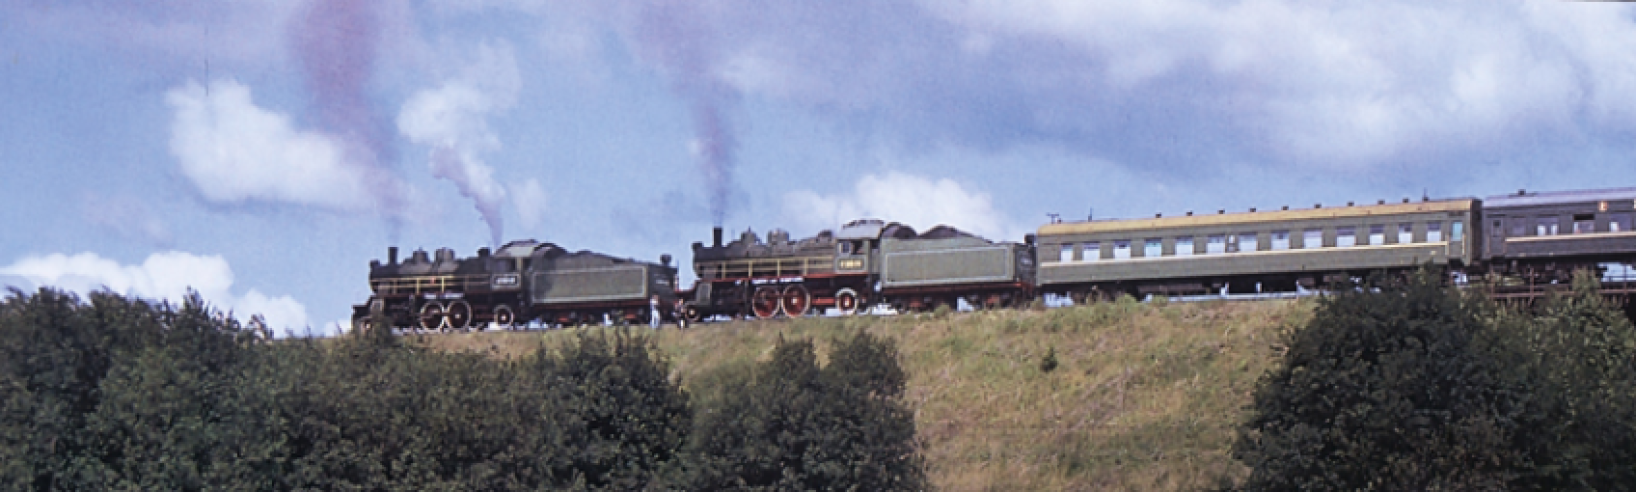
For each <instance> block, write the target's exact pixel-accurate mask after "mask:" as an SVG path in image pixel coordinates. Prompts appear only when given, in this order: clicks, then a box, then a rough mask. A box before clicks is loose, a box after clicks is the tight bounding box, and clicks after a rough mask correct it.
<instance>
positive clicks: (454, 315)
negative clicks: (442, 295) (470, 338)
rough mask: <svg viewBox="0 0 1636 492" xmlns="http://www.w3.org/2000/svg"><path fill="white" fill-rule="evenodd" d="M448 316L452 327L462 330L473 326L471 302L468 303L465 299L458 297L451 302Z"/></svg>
mask: <svg viewBox="0 0 1636 492" xmlns="http://www.w3.org/2000/svg"><path fill="white" fill-rule="evenodd" d="M446 317H447V318H448V319H449V327H450V328H454V329H456V330H461V331H465V330H467V329H469V328H471V304H468V303H466V300H465V299H457V300H455V301H454V302H451V303H449V312H448V314H447V315H446Z"/></svg>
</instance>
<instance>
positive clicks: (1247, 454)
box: [1234, 272, 1636, 490]
mask: <svg viewBox="0 0 1636 492" xmlns="http://www.w3.org/2000/svg"><path fill="white" fill-rule="evenodd" d="M1283 344H1284V346H1285V347H1286V348H1287V352H1286V353H1285V354H1284V356H1283V361H1282V364H1281V365H1279V366H1278V367H1276V368H1275V369H1273V370H1271V371H1269V372H1268V373H1267V374H1266V375H1264V376H1263V377H1262V379H1261V381H1260V383H1259V384H1258V386H1257V389H1256V391H1255V394H1254V402H1253V403H1252V406H1251V408H1250V411H1251V417H1250V418H1249V419H1248V420H1247V421H1246V423H1245V424H1244V425H1243V426H1242V428H1241V430H1240V433H1239V434H1240V437H1239V440H1238V441H1237V442H1236V443H1235V445H1234V454H1235V456H1237V457H1238V459H1240V460H1242V461H1243V462H1244V463H1245V464H1246V465H1248V466H1250V468H1251V475H1250V476H1249V478H1248V479H1247V480H1246V481H1245V482H1244V483H1243V484H1241V487H1242V488H1244V489H1249V490H1297V489H1299V490H1360V489H1373V490H1474V489H1481V490H1494V489H1512V488H1524V489H1549V490H1563V489H1568V490H1572V489H1589V490H1610V489H1611V490H1618V489H1624V488H1628V487H1630V485H1628V484H1631V483H1636V481H1633V476H1632V475H1631V471H1632V466H1633V465H1636V461H1632V459H1631V458H1632V456H1631V454H1632V453H1633V452H1636V447H1632V445H1633V444H1636V439H1633V437H1636V436H1633V432H1632V429H1636V427H1633V426H1636V413H1633V411H1636V406H1632V404H1633V403H1636V401H1632V397H1633V396H1636V391H1633V389H1636V384H1632V376H1633V369H1636V366H1633V365H1632V364H1633V362H1632V356H1633V355H1636V330H1632V328H1631V324H1630V321H1629V320H1628V319H1626V318H1625V316H1624V315H1623V314H1622V313H1620V312H1619V311H1618V310H1617V309H1615V307H1614V305H1612V304H1610V303H1608V301H1606V300H1605V299H1603V298H1602V297H1601V296H1600V295H1599V294H1598V293H1597V292H1596V290H1595V288H1594V278H1591V277H1586V278H1582V279H1581V280H1580V285H1579V287H1578V288H1577V289H1576V291H1575V293H1574V294H1572V295H1568V296H1562V297H1558V298H1554V299H1551V300H1548V301H1546V302H1544V303H1543V304H1542V305H1541V307H1540V308H1539V309H1538V310H1537V311H1536V312H1535V313H1528V312H1524V311H1520V310H1516V309H1510V308H1502V307H1500V306H1498V305H1496V304H1495V303H1493V302H1491V301H1489V300H1487V299H1485V298H1482V297H1480V296H1478V295H1476V294H1474V293H1469V292H1466V293H1463V292H1460V291H1458V290H1454V289H1451V288H1447V287H1444V286H1443V285H1442V284H1441V282H1440V281H1439V278H1438V276H1437V275H1436V274H1435V273H1432V272H1422V273H1420V274H1418V275H1415V276H1413V277H1411V278H1408V279H1401V280H1398V281H1389V282H1381V283H1378V284H1376V286H1375V287H1371V288H1364V289H1356V290H1354V291H1351V292H1343V293H1339V294H1336V295H1332V296H1330V297H1327V298H1325V299H1324V300H1322V301H1321V302H1320V306H1319V308H1318V310H1317V312H1316V313H1315V315H1314V317H1313V319H1312V320H1311V321H1310V322H1309V323H1308V324H1307V325H1305V326H1302V327H1299V328H1297V329H1294V330H1292V331H1290V332H1289V333H1288V334H1287V335H1286V337H1285V339H1284V340H1283Z"/></svg>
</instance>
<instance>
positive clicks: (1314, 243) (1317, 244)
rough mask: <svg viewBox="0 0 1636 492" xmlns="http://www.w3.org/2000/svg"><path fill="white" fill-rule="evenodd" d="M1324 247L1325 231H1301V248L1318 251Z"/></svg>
mask: <svg viewBox="0 0 1636 492" xmlns="http://www.w3.org/2000/svg"><path fill="white" fill-rule="evenodd" d="M1322 247H1324V230H1323V229H1307V230H1305V231H1301V248H1302V249H1317V248H1322Z"/></svg>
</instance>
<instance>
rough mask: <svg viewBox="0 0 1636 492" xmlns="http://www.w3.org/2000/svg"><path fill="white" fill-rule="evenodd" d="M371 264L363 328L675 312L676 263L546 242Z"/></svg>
mask: <svg viewBox="0 0 1636 492" xmlns="http://www.w3.org/2000/svg"><path fill="white" fill-rule="evenodd" d="M386 257H387V260H386V264H381V263H380V261H378V260H377V261H371V262H370V265H369V289H370V291H371V292H372V293H373V294H372V295H371V296H370V297H369V301H368V302H366V303H364V304H361V305H357V306H353V316H352V319H353V325H354V328H356V329H359V330H367V329H368V328H369V325H370V323H373V322H376V321H375V320H381V322H384V323H387V324H388V325H389V326H392V327H400V328H419V329H422V330H466V329H473V328H476V329H483V328H486V327H490V326H493V327H496V328H502V329H509V328H513V327H515V326H517V325H518V324H526V323H530V322H542V323H558V324H581V323H597V322H604V321H612V322H632V321H647V320H648V319H649V318H650V317H651V316H654V313H655V311H656V310H657V312H658V316H661V317H674V315H673V314H672V312H673V311H674V309H673V307H674V306H675V300H676V268H675V267H673V266H671V265H670V256H669V255H664V256H661V257H660V260H659V263H647V262H641V261H636V260H632V259H627V258H617V257H613V256H608V255H604V254H599V253H593V252H590V251H579V252H569V251H567V250H564V249H562V248H561V247H558V246H557V245H555V244H551V243H541V242H536V241H531V240H530V241H514V242H511V243H507V244H506V245H504V246H501V247H500V248H499V250H497V251H493V252H491V251H490V250H489V249H488V248H479V249H478V250H477V256H475V257H470V258H456V257H455V253H454V250H451V249H448V248H441V249H438V250H437V251H436V252H435V254H434V256H432V257H428V256H427V255H426V252H425V251H419V250H417V251H415V252H414V253H412V254H410V256H409V258H408V259H407V260H405V261H403V262H401V263H400V262H398V249H397V248H396V247H392V248H387V252H386Z"/></svg>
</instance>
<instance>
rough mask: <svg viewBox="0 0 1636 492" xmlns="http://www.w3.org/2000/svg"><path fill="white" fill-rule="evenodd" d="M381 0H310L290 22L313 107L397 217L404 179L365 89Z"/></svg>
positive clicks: (381, 203) (385, 129)
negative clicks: (396, 168) (396, 170)
mask: <svg viewBox="0 0 1636 492" xmlns="http://www.w3.org/2000/svg"><path fill="white" fill-rule="evenodd" d="M377 4H378V2H373V1H370V0H323V1H316V2H311V4H310V5H309V6H308V7H307V8H306V11H305V12H304V13H303V14H302V15H300V16H299V17H297V18H296V19H295V21H294V22H293V23H291V26H292V28H291V29H292V31H291V33H290V37H291V41H292V44H293V45H294V48H295V49H294V52H295V54H296V57H297V58H299V62H300V66H301V74H302V76H303V78H304V79H305V82H306V87H307V92H308V94H309V96H310V97H311V98H312V101H311V102H312V105H313V109H314V110H315V111H316V112H317V114H318V119H319V121H320V123H321V125H322V127H323V128H324V130H325V131H326V132H327V133H329V134H330V135H332V136H334V137H336V138H337V139H339V140H340V141H342V142H343V143H344V147H345V152H346V162H347V163H348V164H349V165H353V166H357V167H358V168H359V169H360V170H361V171H362V172H363V174H364V175H365V176H367V178H368V181H369V182H370V185H371V186H370V187H369V188H370V189H368V190H364V191H365V192H366V193H370V194H371V195H372V196H373V198H374V199H375V202H376V205H377V206H378V208H379V210H381V211H382V212H383V213H384V214H385V215H386V216H387V217H388V218H390V219H391V220H392V221H393V225H392V226H393V229H394V231H395V230H396V228H397V224H396V221H397V220H398V219H397V216H398V214H399V213H400V210H401V208H402V206H403V203H404V198H403V194H404V191H403V184H402V182H401V181H399V180H398V179H397V177H396V176H395V175H394V174H393V173H392V171H391V169H390V167H389V166H390V164H389V163H391V162H394V161H395V160H396V155H395V153H394V152H393V148H392V145H391V139H390V138H389V135H390V130H389V129H388V128H389V127H388V126H387V119H386V118H383V117H382V115H381V114H380V113H379V112H377V111H376V110H375V108H374V107H373V106H372V105H371V104H370V103H369V99H368V97H367V94H366V92H365V90H366V89H367V85H368V83H369V78H370V76H371V75H372V74H373V72H374V68H375V55H376V53H375V47H376V43H377V41H378V40H379V39H378V37H379V36H378V34H379V31H378V28H377V20H378V19H377V17H378V16H377V15H376V12H375V10H374V9H375V7H376V6H377Z"/></svg>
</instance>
